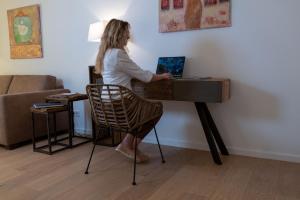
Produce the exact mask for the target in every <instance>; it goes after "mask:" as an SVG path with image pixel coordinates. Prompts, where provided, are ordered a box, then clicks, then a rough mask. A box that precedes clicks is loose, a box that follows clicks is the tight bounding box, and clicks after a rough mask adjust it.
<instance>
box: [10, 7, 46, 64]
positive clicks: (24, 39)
mask: <svg viewBox="0 0 300 200" xmlns="http://www.w3.org/2000/svg"><path fill="white" fill-rule="evenodd" d="M7 17H8V29H9V41H10V57H11V58H12V59H23V58H41V57H43V53H42V37H41V22H40V6H39V5H32V6H26V7H21V8H16V9H11V10H8V11H7Z"/></svg>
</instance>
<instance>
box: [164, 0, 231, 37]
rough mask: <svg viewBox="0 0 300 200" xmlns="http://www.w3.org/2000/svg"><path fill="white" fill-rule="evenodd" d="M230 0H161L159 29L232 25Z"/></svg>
mask: <svg viewBox="0 0 300 200" xmlns="http://www.w3.org/2000/svg"><path fill="white" fill-rule="evenodd" d="M230 3H231V2H230V0H160V10H159V31H160V32H175V31H186V30H196V29H205V28H220V27H228V26H231V16H230V8H231V5H230Z"/></svg>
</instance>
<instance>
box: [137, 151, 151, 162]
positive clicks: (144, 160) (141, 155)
mask: <svg viewBox="0 0 300 200" xmlns="http://www.w3.org/2000/svg"><path fill="white" fill-rule="evenodd" d="M137 155H138V156H139V157H140V159H141V160H142V162H147V161H149V159H150V157H149V156H148V155H147V154H144V153H143V152H141V151H140V150H137Z"/></svg>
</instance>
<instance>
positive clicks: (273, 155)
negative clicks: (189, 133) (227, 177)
mask: <svg viewBox="0 0 300 200" xmlns="http://www.w3.org/2000/svg"><path fill="white" fill-rule="evenodd" d="M144 142H146V143H152V144H156V139H155V137H147V138H145V139H144ZM159 142H160V143H161V144H162V145H168V146H175V147H181V148H188V149H198V150H205V151H208V150H209V148H208V145H205V144H203V143H200V142H189V141H182V140H174V139H168V138H160V139H159ZM227 149H228V151H229V153H230V154H232V155H241V156H249V157H255V158H264V159H272V160H281V161H288V162H297V163H300V155H295V154H285V153H277V152H270V151H260V150H253V149H243V148H236V147H227Z"/></svg>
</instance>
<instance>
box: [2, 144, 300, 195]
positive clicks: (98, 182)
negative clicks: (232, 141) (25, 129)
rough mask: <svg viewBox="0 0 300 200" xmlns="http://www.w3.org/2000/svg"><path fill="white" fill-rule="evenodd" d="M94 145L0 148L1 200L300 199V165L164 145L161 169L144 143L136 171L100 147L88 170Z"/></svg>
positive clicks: (156, 156) (152, 148)
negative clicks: (52, 149)
mask: <svg viewBox="0 0 300 200" xmlns="http://www.w3.org/2000/svg"><path fill="white" fill-rule="evenodd" d="M91 148H92V144H85V145H82V146H79V147H76V148H73V149H68V150H64V151H61V152H59V153H56V154H54V155H52V156H49V155H44V154H41V153H34V152H32V147H31V145H27V146H24V147H21V148H18V149H16V150H13V151H8V150H6V149H4V148H0V199H5V200H6V199H7V200H10V199H13V200H15V199H16V200H19V199H20V200H21V199H22V200H23V199H26V200H27V199H28V200H31V199H32V200H46V199H47V200H49V199H53V200H54V199H55V200H56V199H73V200H76V199H78V200H79V199H80V200H81V199H90V200H94V199H95V200H96V199H114V200H134V199H146V200H157V199H162V200H164V199H174V200H248V199H249V200H250V199H251V200H252V199H262V200H263V199H268V200H269V199H274V200H296V199H298V200H299V199H300V187H299V185H300V164H297V163H289V162H282V161H274V160H265V159H256V158H250V157H243V156H233V155H231V156H228V157H223V158H222V159H223V161H224V164H223V165H222V166H218V165H215V164H214V163H213V162H212V160H211V157H210V154H209V152H206V151H198V150H189V149H180V148H175V147H168V146H163V152H164V155H165V159H166V161H167V162H166V163H165V164H162V163H161V160H160V155H159V151H158V149H157V146H156V145H151V144H142V150H143V151H145V152H147V153H148V154H149V155H150V157H151V161H150V162H149V163H145V164H139V165H138V166H137V183H138V185H137V186H135V187H134V186H132V185H131V181H132V173H133V165H132V161H130V160H128V159H127V158H125V157H123V156H122V155H121V154H119V153H117V152H116V151H114V149H113V148H109V147H103V146H97V147H96V149H95V153H94V157H93V160H92V163H91V167H90V174H88V175H85V174H84V170H85V167H86V164H87V162H88V157H89V154H90V151H91Z"/></svg>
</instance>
